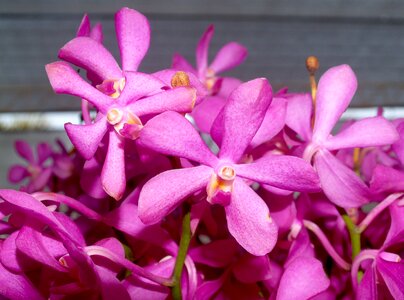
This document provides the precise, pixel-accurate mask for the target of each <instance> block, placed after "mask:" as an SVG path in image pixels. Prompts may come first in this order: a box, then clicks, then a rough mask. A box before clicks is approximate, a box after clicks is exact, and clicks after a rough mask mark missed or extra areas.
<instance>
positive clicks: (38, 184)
mask: <svg viewBox="0 0 404 300" xmlns="http://www.w3.org/2000/svg"><path fill="white" fill-rule="evenodd" d="M14 147H15V150H16V152H17V153H18V155H19V156H20V157H21V158H23V159H24V160H26V161H27V162H28V165H27V166H23V165H14V166H11V168H10V169H9V172H8V180H9V181H10V182H12V183H19V182H21V181H23V180H24V179H28V184H27V185H26V186H22V187H21V190H22V191H26V192H28V193H33V192H36V191H40V190H42V189H43V188H45V186H46V185H47V184H48V181H49V178H50V177H51V175H52V168H51V166H50V163H49V159H50V158H51V156H52V149H51V147H50V146H49V145H48V144H47V143H39V144H38V145H37V148H36V152H37V157H35V156H34V153H33V152H32V149H31V147H30V146H29V144H28V143H27V142H25V141H22V140H18V141H16V142H15V145H14Z"/></svg>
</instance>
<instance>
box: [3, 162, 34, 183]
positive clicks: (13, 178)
mask: <svg viewBox="0 0 404 300" xmlns="http://www.w3.org/2000/svg"><path fill="white" fill-rule="evenodd" d="M28 176H29V173H28V171H27V168H26V167H23V166H20V165H13V166H11V167H10V169H9V170H8V181H10V182H11V183H18V182H20V181H21V180H23V179H24V178H26V177H28Z"/></svg>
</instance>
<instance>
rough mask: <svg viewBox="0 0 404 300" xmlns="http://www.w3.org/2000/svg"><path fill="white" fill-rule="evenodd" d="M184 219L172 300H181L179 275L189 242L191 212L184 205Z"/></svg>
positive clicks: (175, 267) (176, 261)
mask: <svg viewBox="0 0 404 300" xmlns="http://www.w3.org/2000/svg"><path fill="white" fill-rule="evenodd" d="M184 210H185V213H184V218H183V219H182V233H181V241H180V248H179V249H178V254H177V259H176V260H175V266H174V273H173V282H174V286H173V288H172V290H171V294H172V296H173V299H174V300H181V299H182V294H181V275H182V270H183V268H184V263H185V258H186V256H187V252H188V247H189V242H190V241H191V237H192V236H191V210H190V208H189V207H188V206H187V205H184Z"/></svg>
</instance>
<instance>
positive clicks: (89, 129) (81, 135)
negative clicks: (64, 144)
mask: <svg viewBox="0 0 404 300" xmlns="http://www.w3.org/2000/svg"><path fill="white" fill-rule="evenodd" d="M65 130H66V133H67V135H68V136H69V138H70V141H71V142H72V144H73V145H74V147H75V148H76V149H77V151H78V152H79V153H80V154H81V155H82V156H83V157H84V158H85V159H86V160H89V159H91V158H92V157H93V156H94V155H95V152H96V151H97V149H98V147H99V146H100V143H101V141H102V139H103V137H104V136H105V134H106V133H107V130H108V123H107V120H106V118H105V117H102V118H101V119H99V120H97V121H96V122H95V123H93V124H88V125H74V124H72V123H66V124H65Z"/></svg>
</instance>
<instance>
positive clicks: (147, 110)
mask: <svg viewBox="0 0 404 300" xmlns="http://www.w3.org/2000/svg"><path fill="white" fill-rule="evenodd" d="M195 100H196V91H195V89H194V88H189V87H178V88H175V89H171V90H167V91H164V92H161V93H158V94H156V95H153V96H150V97H147V98H144V99H141V100H139V101H136V102H134V103H133V104H130V105H128V108H129V110H130V111H131V112H132V113H134V114H135V115H137V116H143V115H153V114H159V113H162V112H165V111H176V112H179V113H186V112H191V111H192V108H193V107H194V104H195Z"/></svg>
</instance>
